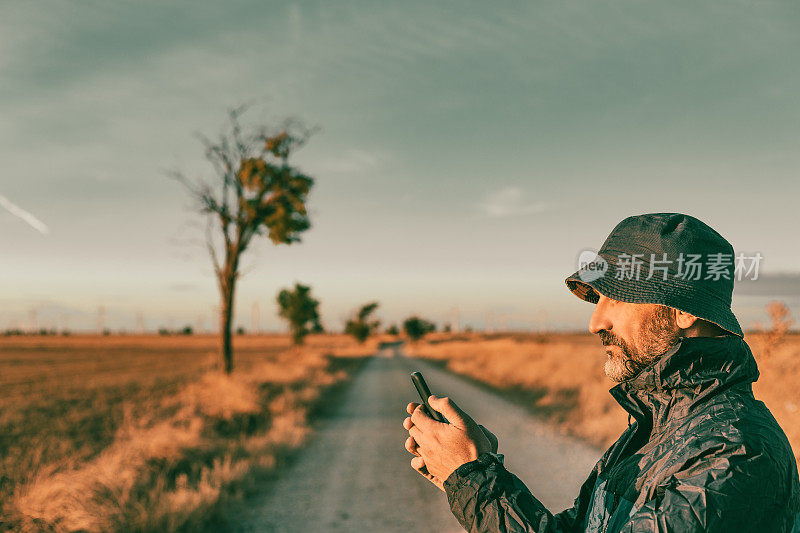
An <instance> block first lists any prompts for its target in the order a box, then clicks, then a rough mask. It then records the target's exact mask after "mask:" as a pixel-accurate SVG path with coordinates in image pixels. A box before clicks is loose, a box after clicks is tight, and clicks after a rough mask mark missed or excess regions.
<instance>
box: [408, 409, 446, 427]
mask: <svg viewBox="0 0 800 533" xmlns="http://www.w3.org/2000/svg"><path fill="white" fill-rule="evenodd" d="M421 407H422V405H417V408H416V409H414V412H413V413H411V422H413V423H414V425H415V426H419V427H420V429H422V431H429V430H431V428H433V427H434V426H433V425H434V424H441V422H437V421H436V420H434V419H433V418H431V417H429V416H428V414H427V413H426V412H425V409H422V408H421Z"/></svg>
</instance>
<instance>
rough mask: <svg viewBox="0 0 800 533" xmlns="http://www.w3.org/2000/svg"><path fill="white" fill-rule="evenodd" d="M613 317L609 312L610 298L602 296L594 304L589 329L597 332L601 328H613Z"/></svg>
mask: <svg viewBox="0 0 800 533" xmlns="http://www.w3.org/2000/svg"><path fill="white" fill-rule="evenodd" d="M611 327H612V325H611V318H610V316H609V313H608V298H605V297H603V296H601V297H600V299H599V300H598V302H597V304H596V305H595V306H594V312H593V313H592V318H590V319H589V331H591V332H592V333H594V334H597V333H598V332H600V331H601V330H604V329H605V330H608V331H610V330H611Z"/></svg>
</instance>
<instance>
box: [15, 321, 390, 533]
mask: <svg viewBox="0 0 800 533" xmlns="http://www.w3.org/2000/svg"><path fill="white" fill-rule="evenodd" d="M217 342H218V340H217V338H216V337H212V336H174V337H161V336H152V337H150V336H108V337H98V336H72V337H5V338H2V339H0V387H2V390H3V394H2V396H0V458H1V459H2V472H0V475H1V476H2V477H0V502H2V509H0V513H2V514H1V516H0V525H2V526H4V528H5V529H10V530H15V531H17V530H22V531H109V530H128V531H180V530H196V529H198V528H199V527H200V526H201V525H202V524H204V523H206V522H207V521H208V520H210V519H211V518H213V516H214V515H215V513H217V512H219V510H220V509H221V508H222V506H224V503H225V500H226V498H228V497H230V496H231V495H234V494H236V493H237V492H241V491H243V490H246V488H247V484H248V483H249V482H252V480H253V479H254V476H256V475H257V474H258V473H259V472H266V471H269V470H270V469H272V468H274V467H275V466H276V464H278V463H279V462H280V461H281V458H282V457H283V456H285V455H286V453H288V451H289V450H291V449H293V448H296V447H298V446H299V445H300V444H301V443H302V442H303V441H304V439H305V438H306V436H307V435H308V432H309V421H310V419H311V418H312V417H313V414H314V412H315V409H317V408H318V406H319V405H320V403H321V402H324V400H325V398H326V394H328V393H329V392H330V391H331V390H334V389H335V388H336V385H337V384H339V383H342V382H343V381H345V380H346V379H347V377H348V376H349V375H350V374H352V373H353V372H354V371H355V370H357V368H358V367H359V366H360V364H361V362H363V360H364V356H365V355H367V354H369V353H374V348H375V347H374V346H373V345H366V346H364V347H359V346H357V345H355V344H354V342H353V341H351V340H349V339H348V338H345V337H343V336H336V335H320V336H311V337H310V338H309V339H308V341H307V346H306V347H305V348H302V349H299V350H297V349H291V347H290V344H289V339H288V337H286V336H239V337H237V338H236V343H235V346H236V364H237V368H236V370H235V372H234V373H233V374H232V375H231V376H225V375H223V374H221V373H220V372H218V371H217V369H216V367H217V361H218V355H217V352H216V346H217Z"/></svg>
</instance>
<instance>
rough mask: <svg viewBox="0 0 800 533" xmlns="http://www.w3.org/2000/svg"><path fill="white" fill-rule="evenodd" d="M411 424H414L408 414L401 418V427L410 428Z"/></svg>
mask: <svg viewBox="0 0 800 533" xmlns="http://www.w3.org/2000/svg"><path fill="white" fill-rule="evenodd" d="M413 425H414V422H412V421H411V417H410V416H407V417H406V418H405V419H404V420H403V429H411V426H413Z"/></svg>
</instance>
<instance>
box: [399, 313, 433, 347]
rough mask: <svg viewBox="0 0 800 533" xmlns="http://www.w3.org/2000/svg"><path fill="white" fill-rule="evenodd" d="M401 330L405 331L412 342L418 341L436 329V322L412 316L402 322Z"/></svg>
mask: <svg viewBox="0 0 800 533" xmlns="http://www.w3.org/2000/svg"><path fill="white" fill-rule="evenodd" d="M403 331H405V332H406V335H407V336H408V338H409V339H411V341H412V342H413V341H418V340H419V339H421V338H422V337H424V336H425V335H427V334H428V333H432V332H434V331H436V324H434V323H433V322H430V321H428V320H425V319H424V318H420V317H418V316H412V317H409V318H407V319H406V320H405V321H404V322H403Z"/></svg>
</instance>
